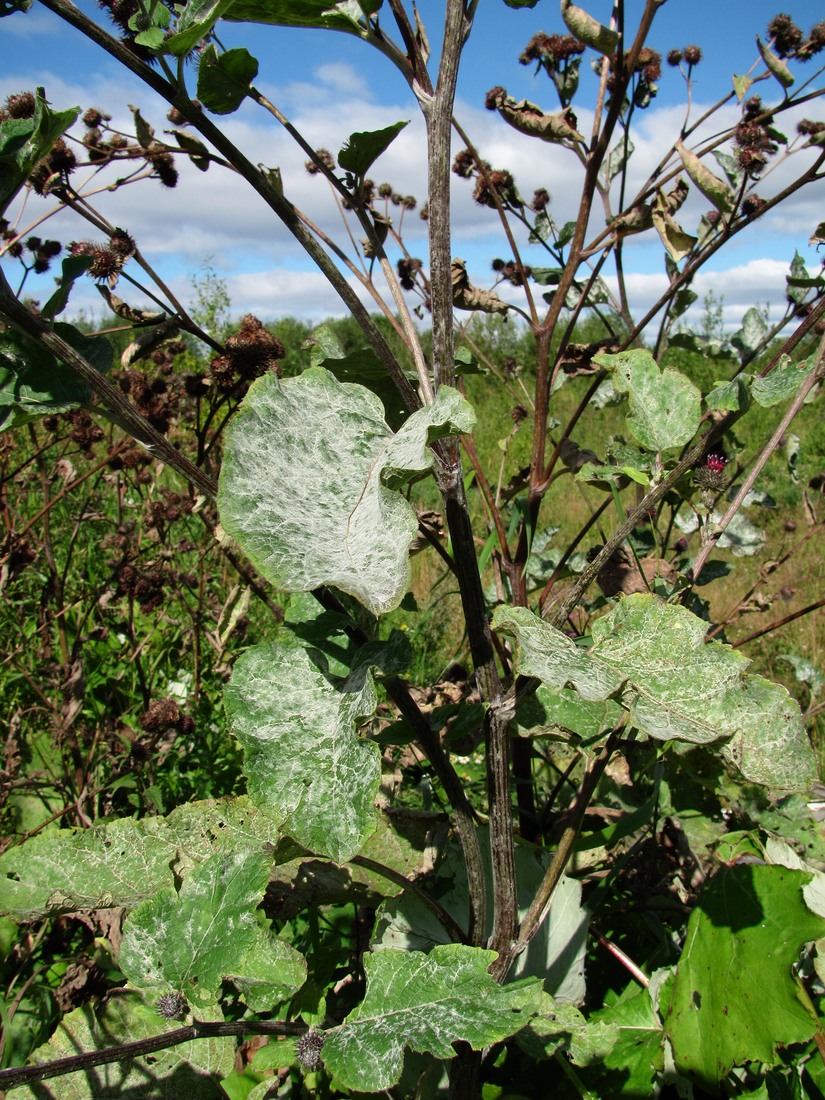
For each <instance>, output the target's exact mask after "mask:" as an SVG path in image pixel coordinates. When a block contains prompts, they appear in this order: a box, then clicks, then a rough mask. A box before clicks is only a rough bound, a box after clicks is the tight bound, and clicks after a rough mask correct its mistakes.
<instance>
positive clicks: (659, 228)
mask: <svg viewBox="0 0 825 1100" xmlns="http://www.w3.org/2000/svg"><path fill="white" fill-rule="evenodd" d="M651 218H652V220H653V225H654V226H655V227H656V232H657V233H658V234H659V237H660V238H661V241H662V244H663V245H664V246H665V250H666V251H667V253H668V255H669V256H670V257H671V259H672V260H673V261H674V263H677V264H678V263H679V261H680V260H683V259H684V258H685V256H687V255H688V254H689V253H690V252H691V250H692V249H693V246H694V245H695V244H696V240H697V238H696V237H693V236H691V234H690V233H686V232H685V230H684V229H682V227H681V226H680V225H678V224H677V222H676V221H675V220H674V218H673V215H672V213H671V211H670V205H669V204H668V202H667V201H666V199H665V198H664V196H663V195H662V192H661V191H657V192H656V198H655V199H654V200H653V206H652V208H651Z"/></svg>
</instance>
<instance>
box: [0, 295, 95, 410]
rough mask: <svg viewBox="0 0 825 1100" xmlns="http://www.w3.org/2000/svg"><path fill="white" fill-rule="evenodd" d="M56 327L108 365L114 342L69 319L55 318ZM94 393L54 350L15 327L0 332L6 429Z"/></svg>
mask: <svg viewBox="0 0 825 1100" xmlns="http://www.w3.org/2000/svg"><path fill="white" fill-rule="evenodd" d="M58 304H59V303H58ZM54 331H55V332H56V333H57V335H58V336H61V337H62V338H63V339H64V340H65V341H66V343H67V344H71V346H72V347H73V348H74V349H75V350H76V351H79V352H80V354H81V355H83V356H84V357H85V358H86V359H87V360H88V361H89V362H90V363H91V364H92V366H93V367H96V368H97V370H98V371H100V373H101V374H105V373H106V371H108V370H109V368H110V367H111V365H112V346H111V344H110V343H109V341H108V340H107V339H106V338H105V337H104V336H85V335H84V334H83V333H82V332H80V331H79V330H78V329H76V328H75V327H74V326H73V325H66V324H56V325H55V326H54ZM91 397H92V390H91V387H90V386H89V385H88V384H87V383H86V382H84V381H83V380H82V379H81V378H79V377H78V376H77V375H76V374H75V373H74V371H73V370H71V368H70V367H67V366H65V365H64V364H63V363H61V362H60V361H59V360H57V359H55V357H54V356H53V355H52V354H51V352H49V351H46V350H45V349H44V348H41V347H40V345H39V344H36V343H35V342H34V341H33V340H31V339H30V338H29V337H28V336H24V335H23V334H22V333H17V332H15V331H14V330H12V329H5V330H4V331H2V332H0V428H2V429H3V430H4V431H6V430H8V429H9V428H16V427H19V426H20V425H21V424H28V423H29V422H30V421H32V420H36V419H37V418H38V417H40V416H47V415H53V414H54V413H60V412H67V411H68V410H69V409H76V408H78V406H80V405H86V404H88V402H89V401H90V400H91Z"/></svg>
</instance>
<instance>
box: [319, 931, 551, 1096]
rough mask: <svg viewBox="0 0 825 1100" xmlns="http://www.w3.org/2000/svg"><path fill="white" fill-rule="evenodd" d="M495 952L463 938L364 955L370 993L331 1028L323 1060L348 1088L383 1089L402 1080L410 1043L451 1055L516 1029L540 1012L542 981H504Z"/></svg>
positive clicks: (443, 1055) (504, 1036) (441, 1055)
mask: <svg viewBox="0 0 825 1100" xmlns="http://www.w3.org/2000/svg"><path fill="white" fill-rule="evenodd" d="M495 958H496V953H495V952H494V951H485V950H483V949H481V948H478V947H465V946H464V945H463V944H449V945H444V946H440V947H435V948H433V950H432V951H431V952H430V953H429V954H424V953H423V952H421V951H380V952H379V953H378V954H375V955H366V956H365V957H364V969H365V971H366V975H367V992H366V996H365V997H364V1000H363V1001H362V1002H361V1004H360V1005H358V1007H357V1008H355V1009H354V1010H353V1011H352V1012H351V1013H350V1014H349V1016H348V1017H347V1018H346V1020H345V1021H344V1023H343V1024H341V1025H340V1026H339V1027H337V1028H334V1029H333V1030H331V1031H328V1032H326V1040H325V1042H324V1046H323V1051H322V1058H323V1061H324V1065H325V1066H326V1068H327V1069H328V1070H329V1071H330V1072H331V1073H333V1074H334V1075H335V1077H336V1078H337V1079H338V1080H339V1081H340V1082H341V1084H343V1085H344V1086H345V1087H346V1088H349V1089H357V1090H359V1091H362V1092H378V1091H379V1090H380V1089H389V1088H392V1086H393V1085H394V1084H395V1083H396V1082H397V1081H398V1080H399V1078H400V1076H401V1071H402V1069H403V1064H404V1048H405V1047H408V1048H409V1049H411V1050H414V1051H423V1052H427V1053H430V1054H433V1055H434V1056H435V1057H436V1058H452V1057H453V1056H454V1055H455V1050H454V1049H453V1046H452V1044H453V1043H454V1042H456V1041H457V1040H460V1039H461V1040H464V1041H465V1042H467V1043H469V1044H470V1046H471V1047H472V1048H473V1049H474V1050H480V1049H481V1048H482V1047H485V1046H489V1045H490V1044H491V1043H495V1042H500V1041H502V1040H504V1039H507V1038H509V1036H511V1035H514V1034H515V1033H516V1032H517V1031H518V1030H519V1029H520V1028H522V1027H524V1025H525V1024H526V1023H527V1022H528V1021H529V1019H530V1017H531V1015H532V1013H533V1012H534V1011H537V1009H538V1006H539V996H540V992H541V983H540V982H538V981H536V980H535V979H526V980H525V981H524V982H516V983H513V984H511V985H505V986H500V985H499V984H498V983H497V982H496V981H495V980H494V979H493V978H492V977H491V976H490V975H489V974H488V973H487V967H488V966H490V964H491V963H492V962H493V960H494V959H495Z"/></svg>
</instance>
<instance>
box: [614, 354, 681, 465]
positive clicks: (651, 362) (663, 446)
mask: <svg viewBox="0 0 825 1100" xmlns="http://www.w3.org/2000/svg"><path fill="white" fill-rule="evenodd" d="M593 361H594V362H595V363H598V365H599V366H600V367H605V368H607V370H609V371H610V372H611V375H612V378H613V385H614V386H615V387H616V389H617V390H618V391H619V392H620V393H627V394H628V395H629V399H630V413H629V415H628V417H627V424H628V427H629V428H630V429H631V431H632V432H633V435H634V436H635V438H636V439H637V440H638V441H639V442H640V443H641V444H642V446H643V447H646V448H647V449H648V450H649V451H665V450H669V449H671V448H673V447H683V446H684V445H685V443H689V442H690V440H691V439H692V438H693V436H694V435H695V434H696V429H697V428H698V427H699V421H700V419H701V415H702V411H701V401H702V395H701V393H700V392H699V390H698V389H697V388H696V386H694V384H693V383H692V382H691V381H690V380H689V379H688V378H685V376H684V375H683V374H680V373H679V372H678V371H677V370H674V369H673V368H671V367H668V368H667V369H666V370H664V371H661V370H660V369H659V367H658V364H657V363H656V360H655V359H654V358H653V356H652V355H651V354H650V352H649V351H647V350H646V349H644V348H634V349H633V350H632V351H623V352H619V353H618V354H617V355H607V354H600V355H595V356H594V357H593Z"/></svg>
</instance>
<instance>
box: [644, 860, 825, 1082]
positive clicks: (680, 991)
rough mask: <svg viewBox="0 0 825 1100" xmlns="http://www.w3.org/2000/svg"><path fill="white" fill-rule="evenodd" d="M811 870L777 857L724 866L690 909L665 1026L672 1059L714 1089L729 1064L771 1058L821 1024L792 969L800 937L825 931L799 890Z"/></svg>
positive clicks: (810, 937) (808, 937)
mask: <svg viewBox="0 0 825 1100" xmlns="http://www.w3.org/2000/svg"><path fill="white" fill-rule="evenodd" d="M810 878H811V876H810V875H808V874H806V873H805V872H803V871H793V870H788V869H787V868H785V867H777V866H766V865H759V864H751V863H748V864H741V863H740V864H734V865H733V866H725V867H721V868H720V869H719V870H718V871H717V872H716V874H715V875H714V876H713V877H712V878H711V879H709V880H708V882H707V884H706V886H705V888H704V889H703V891H702V893H701V895H700V897H699V902H698V905H697V906H696V908H695V909H694V911H693V912H692V913H691V916H690V920H689V921H688V927H687V935H686V937H685V944H684V947H683V949H682V956H681V958H680V960H679V965H678V967H677V971H676V983H675V986H674V989H673V999H672V1001H671V1005H670V1011H669V1013H668V1015H667V1018H666V1020H665V1029H666V1031H667V1033H668V1037H669V1039H670V1042H671V1045H672V1047H673V1054H674V1057H675V1060H676V1066H677V1068H678V1069H680V1070H681V1071H682V1072H684V1073H687V1074H689V1075H690V1076H691V1077H692V1078H693V1079H694V1080H696V1081H698V1082H699V1083H700V1084H701V1086H702V1087H703V1088H705V1089H708V1090H709V1091H710V1092H711V1093H713V1094H716V1093H717V1090H718V1083H719V1082H720V1081H721V1080H722V1079H723V1078H724V1077H725V1076H726V1075H727V1074H728V1072H729V1071H730V1069H731V1068H732V1067H733V1066H735V1065H741V1064H742V1063H744V1062H753V1061H757V1062H763V1063H766V1064H767V1065H772V1064H774V1063H775V1062H776V1061H777V1060H778V1057H779V1056H778V1053H777V1051H778V1048H779V1047H780V1046H787V1045H790V1044H791V1043H802V1042H806V1041H807V1040H808V1039H810V1037H811V1036H812V1035H813V1034H814V1032H815V1031H816V1029H817V1021H816V1018H815V1017H814V1016H813V1015H812V1014H810V1013H809V1012H808V1011H807V1010H806V1009H805V1007H804V1005H803V1004H802V1002H801V1001H800V999H799V996H798V992H797V986H796V982H795V980H794V977H793V973H792V970H791V968H792V966H793V965H794V963H795V962H797V960H798V958H799V952H800V950H801V948H802V946H803V944H805V943H807V942H809V941H811V940H816V939H818V938H819V937H821V936H822V935H823V933H824V932H825V922H823V920H822V918H821V917H818V916H816V915H814V914H813V913H811V912H810V911H809V910H808V908H807V906H806V905H805V902H804V899H803V895H802V890H803V887H804V886H805V884H806V883H807V882H809V881H810ZM721 1020H724V1025H723V1026H720V1021H721Z"/></svg>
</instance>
